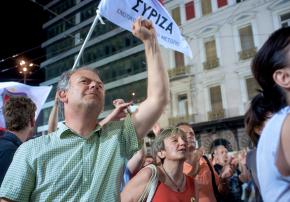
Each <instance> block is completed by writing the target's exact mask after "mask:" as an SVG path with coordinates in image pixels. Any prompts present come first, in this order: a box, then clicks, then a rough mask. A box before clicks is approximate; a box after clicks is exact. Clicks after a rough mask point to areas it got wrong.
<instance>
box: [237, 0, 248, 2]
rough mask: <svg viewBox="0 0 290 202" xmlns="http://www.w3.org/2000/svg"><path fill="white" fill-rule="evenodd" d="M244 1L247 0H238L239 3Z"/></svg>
mask: <svg viewBox="0 0 290 202" xmlns="http://www.w3.org/2000/svg"><path fill="white" fill-rule="evenodd" d="M243 1H246V0H237V3H241V2H243Z"/></svg>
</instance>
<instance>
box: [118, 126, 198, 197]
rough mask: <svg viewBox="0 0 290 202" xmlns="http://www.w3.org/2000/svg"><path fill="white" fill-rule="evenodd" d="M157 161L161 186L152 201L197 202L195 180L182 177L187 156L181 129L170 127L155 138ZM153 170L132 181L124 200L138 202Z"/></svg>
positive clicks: (184, 138)
mask: <svg viewBox="0 0 290 202" xmlns="http://www.w3.org/2000/svg"><path fill="white" fill-rule="evenodd" d="M152 149H153V153H154V156H155V158H156V160H157V162H160V163H159V164H158V165H157V173H158V174H157V176H158V185H157V187H156V190H155V194H154V195H153V198H152V201H153V202H159V201H160V202H161V201H162V202H164V201H166V202H179V201H185V202H192V201H197V200H196V198H197V196H196V195H195V189H194V181H193V179H192V178H190V177H187V176H185V175H184V174H183V163H184V161H185V159H186V154H187V142H186V135H185V133H184V132H182V131H181V130H180V129H178V128H169V129H165V130H163V131H162V132H161V134H160V135H159V136H157V137H156V139H155V141H154V143H153V145H152ZM151 175H152V170H151V169H150V168H149V167H145V168H143V169H142V170H141V171H140V172H139V173H138V174H137V175H136V176H135V177H134V178H132V179H131V180H130V181H129V183H128V184H127V186H126V187H125V188H124V190H123V192H122V193H121V201H126V202H127V201H134V202H135V201H139V199H140V197H141V195H142V193H143V192H144V190H145V188H146V185H147V184H148V182H149V180H150V177H151Z"/></svg>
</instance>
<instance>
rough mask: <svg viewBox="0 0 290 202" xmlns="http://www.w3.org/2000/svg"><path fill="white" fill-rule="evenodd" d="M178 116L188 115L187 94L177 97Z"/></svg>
mask: <svg viewBox="0 0 290 202" xmlns="http://www.w3.org/2000/svg"><path fill="white" fill-rule="evenodd" d="M178 115H179V116H187V115H188V99H187V94H182V95H178Z"/></svg>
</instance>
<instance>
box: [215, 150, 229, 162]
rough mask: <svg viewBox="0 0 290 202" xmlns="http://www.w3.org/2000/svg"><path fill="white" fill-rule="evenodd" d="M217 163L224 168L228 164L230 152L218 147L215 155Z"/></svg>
mask: <svg viewBox="0 0 290 202" xmlns="http://www.w3.org/2000/svg"><path fill="white" fill-rule="evenodd" d="M214 158H215V160H216V162H217V163H218V164H220V165H222V166H224V165H225V164H226V163H227V162H228V150H227V149H226V148H225V147H224V146H222V145H221V146H218V147H217V148H216V150H215V153H214Z"/></svg>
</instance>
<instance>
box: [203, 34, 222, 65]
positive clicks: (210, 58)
mask: <svg viewBox="0 0 290 202" xmlns="http://www.w3.org/2000/svg"><path fill="white" fill-rule="evenodd" d="M204 49H205V57H206V61H205V62H204V64H203V65H204V68H205V69H212V68H215V67H218V66H219V61H218V58H217V52H216V44H215V39H214V38H211V39H210V40H208V41H206V42H205V43H204Z"/></svg>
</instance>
